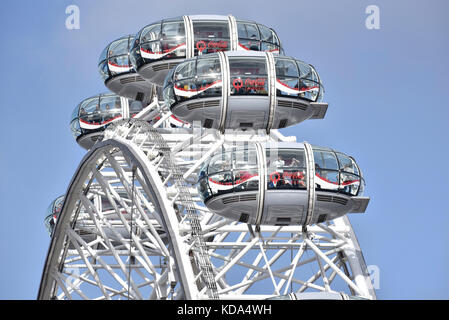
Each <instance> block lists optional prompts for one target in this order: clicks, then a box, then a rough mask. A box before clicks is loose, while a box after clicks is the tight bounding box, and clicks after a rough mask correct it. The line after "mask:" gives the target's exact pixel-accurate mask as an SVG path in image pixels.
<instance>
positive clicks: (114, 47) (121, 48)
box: [108, 38, 128, 57]
mask: <svg viewBox="0 0 449 320" xmlns="http://www.w3.org/2000/svg"><path fill="white" fill-rule="evenodd" d="M122 54H126V55H127V54H128V38H126V39H121V40H118V41H115V42H113V43H111V45H110V46H109V51H108V57H114V56H118V55H122Z"/></svg>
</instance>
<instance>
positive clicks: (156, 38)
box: [130, 20, 186, 68]
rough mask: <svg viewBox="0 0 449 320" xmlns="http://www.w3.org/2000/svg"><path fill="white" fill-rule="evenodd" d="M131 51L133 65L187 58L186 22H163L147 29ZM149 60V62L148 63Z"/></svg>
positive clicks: (142, 32)
mask: <svg viewBox="0 0 449 320" xmlns="http://www.w3.org/2000/svg"><path fill="white" fill-rule="evenodd" d="M138 37H139V38H140V39H139V40H138V41H135V42H134V43H133V45H132V48H131V50H130V54H131V56H132V61H133V64H135V67H137V68H139V67H140V66H141V65H142V64H144V63H146V62H151V61H155V60H160V59H173V58H185V57H186V43H185V41H186V40H185V29H184V21H182V20H179V21H162V22H159V23H156V24H153V25H150V26H147V27H145V28H144V29H143V30H142V31H141V32H140V35H138ZM147 60H148V61H147Z"/></svg>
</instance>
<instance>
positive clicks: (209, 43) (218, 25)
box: [193, 21, 230, 55]
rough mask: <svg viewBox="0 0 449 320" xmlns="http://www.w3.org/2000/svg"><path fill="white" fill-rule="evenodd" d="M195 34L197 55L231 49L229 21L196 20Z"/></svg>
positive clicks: (194, 25) (194, 23) (194, 24)
mask: <svg viewBox="0 0 449 320" xmlns="http://www.w3.org/2000/svg"><path fill="white" fill-rule="evenodd" d="M193 34H194V50H195V52H194V54H195V55H201V54H208V53H214V52H218V51H228V50H229V49H230V44H229V40H230V37H229V24H228V22H227V21H226V22H224V21H194V22H193Z"/></svg>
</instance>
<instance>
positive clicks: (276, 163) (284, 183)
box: [266, 148, 307, 189]
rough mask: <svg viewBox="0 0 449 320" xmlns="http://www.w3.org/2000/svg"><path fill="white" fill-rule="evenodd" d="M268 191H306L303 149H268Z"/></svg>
mask: <svg viewBox="0 0 449 320" xmlns="http://www.w3.org/2000/svg"><path fill="white" fill-rule="evenodd" d="M266 158H267V187H268V189H304V188H306V187H307V185H306V181H307V179H306V167H305V165H306V164H305V154H304V150H303V149H280V150H278V149H274V148H273V149H267V154H266Z"/></svg>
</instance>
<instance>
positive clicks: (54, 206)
mask: <svg viewBox="0 0 449 320" xmlns="http://www.w3.org/2000/svg"><path fill="white" fill-rule="evenodd" d="M64 198H65V196H60V197H58V198H56V199H55V200H53V201H52V203H50V205H49V206H48V208H47V211H46V216H45V219H44V224H45V227H46V228H47V231H48V233H49V234H50V235H52V234H53V230H54V228H55V226H56V221H57V220H58V217H59V214H60V213H61V209H62V205H63V204H64Z"/></svg>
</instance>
